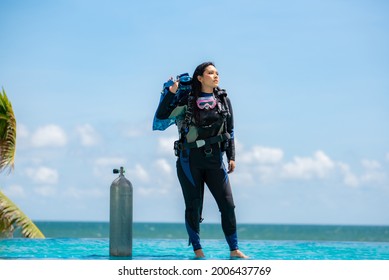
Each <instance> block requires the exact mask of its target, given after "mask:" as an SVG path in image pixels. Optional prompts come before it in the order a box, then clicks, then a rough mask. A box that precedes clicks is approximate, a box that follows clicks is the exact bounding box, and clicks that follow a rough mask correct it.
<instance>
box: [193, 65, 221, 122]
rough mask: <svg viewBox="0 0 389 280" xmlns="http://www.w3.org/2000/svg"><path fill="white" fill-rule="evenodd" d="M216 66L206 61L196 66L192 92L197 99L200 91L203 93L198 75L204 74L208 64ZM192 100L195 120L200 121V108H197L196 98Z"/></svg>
mask: <svg viewBox="0 0 389 280" xmlns="http://www.w3.org/2000/svg"><path fill="white" fill-rule="evenodd" d="M210 65H212V66H214V67H216V66H215V64H213V62H210V61H208V62H204V63H201V64H200V65H199V66H197V67H196V69H195V71H194V72H193V76H192V92H191V95H192V96H193V97H195V99H196V98H197V97H199V95H200V93H201V83H200V81H199V80H198V79H197V76H202V75H203V74H204V71H205V68H207V67H208V66H210ZM195 99H193V100H192V102H191V103H192V104H190V106H192V108H193V116H194V119H195V122H196V123H198V124H199V123H200V112H199V109H198V108H197V106H195V102H194V100H195Z"/></svg>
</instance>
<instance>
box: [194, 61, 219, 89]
mask: <svg viewBox="0 0 389 280" xmlns="http://www.w3.org/2000/svg"><path fill="white" fill-rule="evenodd" d="M197 79H198V80H199V82H200V83H201V91H202V92H207V93H212V92H213V89H214V88H215V87H217V86H218V85H219V72H218V71H217V69H216V67H215V66H213V65H209V66H208V67H207V68H205V70H204V73H203V75H201V76H197Z"/></svg>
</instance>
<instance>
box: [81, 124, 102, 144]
mask: <svg viewBox="0 0 389 280" xmlns="http://www.w3.org/2000/svg"><path fill="white" fill-rule="evenodd" d="M76 132H77V133H78V135H79V137H80V138H81V145H83V146H86V147H89V146H95V145H97V144H98V142H99V136H98V134H97V132H96V131H95V129H94V128H93V126H91V125H90V124H84V125H79V126H77V127H76Z"/></svg>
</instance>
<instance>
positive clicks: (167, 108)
mask: <svg viewBox="0 0 389 280" xmlns="http://www.w3.org/2000/svg"><path fill="white" fill-rule="evenodd" d="M174 96H175V94H174V93H172V92H170V91H169V92H168V93H167V94H166V95H165V97H164V98H163V99H162V101H161V103H159V105H158V108H157V112H156V117H157V118H158V119H161V120H164V119H168V118H169V117H170V114H171V113H172V111H173V110H174V106H171V105H170V104H171V103H172V101H173V98H174Z"/></svg>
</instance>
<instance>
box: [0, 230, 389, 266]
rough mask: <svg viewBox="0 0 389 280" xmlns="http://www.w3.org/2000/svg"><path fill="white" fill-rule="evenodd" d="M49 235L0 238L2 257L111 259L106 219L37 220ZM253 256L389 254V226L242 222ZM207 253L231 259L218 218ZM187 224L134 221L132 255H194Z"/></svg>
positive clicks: (205, 235)
mask: <svg viewBox="0 0 389 280" xmlns="http://www.w3.org/2000/svg"><path fill="white" fill-rule="evenodd" d="M35 224H36V225H37V226H38V227H39V228H40V229H41V231H42V232H43V234H44V235H45V236H46V239H26V238H21V237H20V234H19V233H18V232H15V235H14V238H8V239H0V259H112V257H110V256H109V223H108V222H35ZM238 236H239V241H240V242H239V243H240V249H241V250H242V251H244V252H245V253H246V254H247V255H249V257H250V258H251V259H267V260H307V259H308V260H389V226H340V225H265V224H240V225H238ZM201 238H202V245H203V248H204V252H205V254H206V259H229V252H228V246H227V243H226V241H225V240H224V236H223V233H222V230H221V226H220V225H219V224H202V225H201ZM192 258H193V252H192V250H191V247H189V246H188V237H187V233H186V230H185V225H184V224H179V223H177V224H174V223H134V225H133V254H132V257H131V259H139V260H172V259H173V260H175V259H180V260H181V259H184V260H185V259H192Z"/></svg>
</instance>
